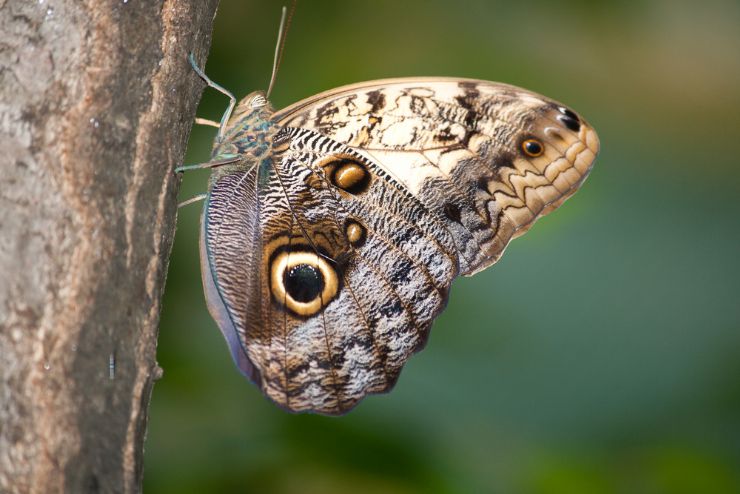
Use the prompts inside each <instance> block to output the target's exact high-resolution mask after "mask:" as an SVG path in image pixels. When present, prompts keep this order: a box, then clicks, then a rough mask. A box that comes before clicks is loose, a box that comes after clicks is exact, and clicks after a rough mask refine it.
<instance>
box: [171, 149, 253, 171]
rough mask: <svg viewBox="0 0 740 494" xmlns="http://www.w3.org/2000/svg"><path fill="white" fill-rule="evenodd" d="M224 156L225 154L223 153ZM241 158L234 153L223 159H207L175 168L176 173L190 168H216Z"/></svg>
mask: <svg viewBox="0 0 740 494" xmlns="http://www.w3.org/2000/svg"><path fill="white" fill-rule="evenodd" d="M222 156H223V155H222ZM240 159H241V158H240V157H239V156H238V155H235V154H232V155H226V156H224V157H223V158H222V159H218V160H213V161H206V162H205V163H198V164H195V165H181V166H178V167H177V168H175V173H183V172H187V171H190V170H203V169H206V168H216V167H219V166H223V165H228V164H229V163H236V162H237V161H239V160H240Z"/></svg>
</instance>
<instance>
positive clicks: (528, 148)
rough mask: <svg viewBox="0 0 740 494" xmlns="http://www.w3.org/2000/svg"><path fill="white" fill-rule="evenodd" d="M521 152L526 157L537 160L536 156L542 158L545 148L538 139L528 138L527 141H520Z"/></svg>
mask: <svg viewBox="0 0 740 494" xmlns="http://www.w3.org/2000/svg"><path fill="white" fill-rule="evenodd" d="M522 152H523V153H524V154H526V155H527V156H530V157H532V158H537V157H538V156H542V153H544V152H545V146H544V145H543V144H542V141H540V140H539V139H535V138H532V137H530V138H529V139H525V140H524V141H522Z"/></svg>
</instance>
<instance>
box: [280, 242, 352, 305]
mask: <svg viewBox="0 0 740 494" xmlns="http://www.w3.org/2000/svg"><path fill="white" fill-rule="evenodd" d="M270 289H271V291H272V295H273V297H275V300H276V301H277V302H278V303H279V304H281V305H284V306H285V307H286V308H287V309H288V310H290V311H291V312H294V313H295V314H297V315H299V316H304V317H308V316H312V315H314V314H316V313H317V312H319V311H320V310H321V309H322V308H323V307H326V305H327V304H328V303H329V302H330V301H331V300H332V299H333V298H334V297H335V296H336V294H337V291H338V290H339V281H338V278H337V272H336V271H335V269H334V268H333V267H332V266H331V265H330V264H329V262H328V261H327V260H326V259H324V258H323V257H321V256H319V255H317V254H315V253H314V252H312V251H307V250H292V251H288V250H283V251H280V252H278V253H277V255H275V256H274V258H273V260H272V262H271V263H270Z"/></svg>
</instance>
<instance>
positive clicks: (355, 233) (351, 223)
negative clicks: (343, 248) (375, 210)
mask: <svg viewBox="0 0 740 494" xmlns="http://www.w3.org/2000/svg"><path fill="white" fill-rule="evenodd" d="M344 234H345V236H346V237H347V241H348V242H349V243H350V245H352V247H362V246H363V245H364V244H365V240H367V229H366V228H365V227H364V226H362V224H361V223H360V222H359V221H356V220H348V221H347V223H346V224H345V225H344Z"/></svg>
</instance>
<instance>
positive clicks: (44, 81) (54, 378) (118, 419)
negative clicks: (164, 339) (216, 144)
mask: <svg viewBox="0 0 740 494" xmlns="http://www.w3.org/2000/svg"><path fill="white" fill-rule="evenodd" d="M216 4H217V0H207V1H202V0H159V1H154V0H146V1H144V0H97V1H92V0H87V1H83V0H33V1H31V0H0V184H1V185H0V492H3V493H6V492H10V493H16V492H17V493H21V492H23V493H25V492H38V493H54V492H71V493H86V492H126V493H129V492H138V491H140V489H141V483H142V474H143V468H142V457H143V442H144V436H145V433H146V421H147V410H148V405H149V398H150V395H151V390H152V385H153V383H154V381H155V380H156V379H157V377H158V376H159V375H160V373H161V370H160V369H159V368H158V366H157V363H156V360H155V351H156V341H157V325H158V322H159V311H160V299H161V295H162V289H163V286H164V279H165V274H166V271H167V259H168V256H169V253H170V247H171V245H172V238H173V234H174V225H175V215H176V193H177V188H178V184H179V180H178V179H177V177H176V176H175V175H174V174H173V168H174V167H175V166H176V165H177V164H179V163H180V162H181V160H182V157H183V154H184V150H185V145H186V142H187V138H188V133H189V130H190V127H191V124H192V122H193V117H194V113H195V107H196V104H197V101H198V99H199V96H200V93H201V91H202V89H203V83H202V82H201V81H200V80H199V79H198V77H197V76H196V74H195V73H194V72H193V71H192V69H191V68H190V66H189V65H188V62H187V54H188V52H189V51H193V52H195V54H196V59H197V60H199V61H201V62H202V61H204V60H205V54H206V52H207V50H208V46H209V44H210V32H211V25H212V19H213V16H214V14H215V10H216Z"/></svg>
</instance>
